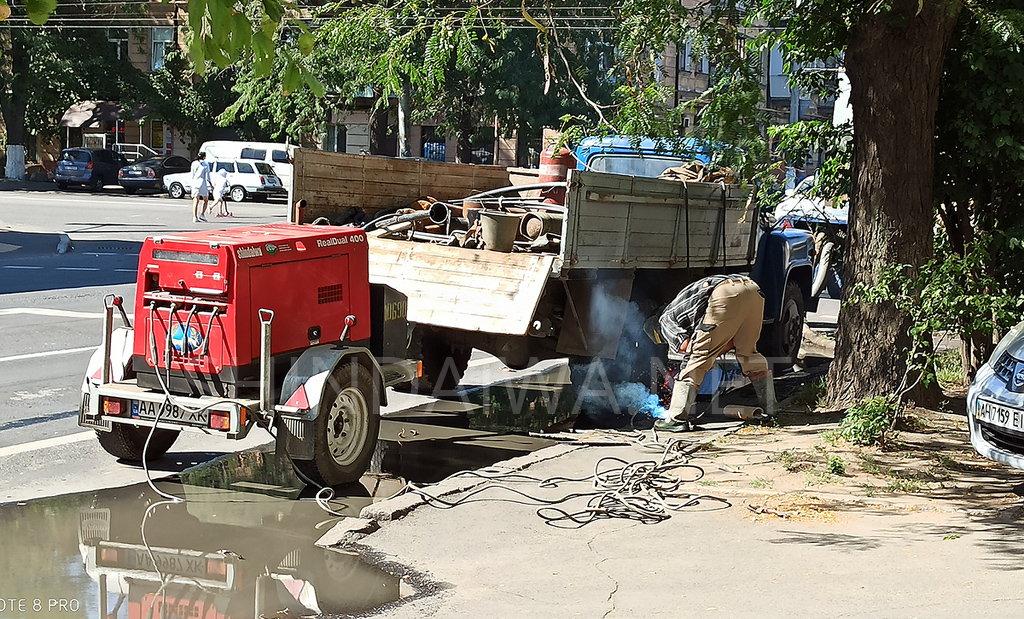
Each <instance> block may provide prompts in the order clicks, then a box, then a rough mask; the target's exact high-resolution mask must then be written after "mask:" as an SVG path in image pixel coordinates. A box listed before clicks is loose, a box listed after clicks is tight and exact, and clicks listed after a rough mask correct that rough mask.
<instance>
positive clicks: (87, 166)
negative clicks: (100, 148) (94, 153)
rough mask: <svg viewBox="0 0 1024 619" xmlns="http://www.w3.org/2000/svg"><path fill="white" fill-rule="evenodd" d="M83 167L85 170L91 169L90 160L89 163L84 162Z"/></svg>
mask: <svg viewBox="0 0 1024 619" xmlns="http://www.w3.org/2000/svg"><path fill="white" fill-rule="evenodd" d="M85 169H86V170H91V169H92V162H91V161H90V162H89V163H87V164H85Z"/></svg>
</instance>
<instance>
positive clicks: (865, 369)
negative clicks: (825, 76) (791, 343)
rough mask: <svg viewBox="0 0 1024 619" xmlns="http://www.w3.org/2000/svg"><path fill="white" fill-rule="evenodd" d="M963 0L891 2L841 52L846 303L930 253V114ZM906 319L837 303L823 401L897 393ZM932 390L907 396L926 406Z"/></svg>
mask: <svg viewBox="0 0 1024 619" xmlns="http://www.w3.org/2000/svg"><path fill="white" fill-rule="evenodd" d="M960 6H961V4H960V0H924V1H923V4H921V5H920V10H919V0H895V1H894V2H893V3H892V10H891V12H889V13H882V14H879V15H869V16H865V17H863V18H862V19H861V20H860V22H859V23H858V24H857V26H855V28H854V30H853V31H852V33H851V39H850V41H849V45H848V47H847V51H846V70H847V74H848V75H849V78H850V83H851V92H850V102H851V104H852V106H853V126H854V156H853V171H852V174H853V194H852V196H851V202H850V220H849V243H850V247H849V255H848V259H847V261H846V264H845V272H844V278H843V288H844V292H843V296H844V300H845V298H846V297H848V295H849V293H850V291H851V290H852V289H853V287H854V286H855V285H857V284H865V285H868V286H872V285H875V284H877V283H878V281H879V276H880V275H881V273H882V272H883V271H884V270H885V269H886V268H891V266H892V265H901V264H906V265H912V267H911V269H910V270H909V271H908V272H907V273H908V275H913V274H914V270H913V267H915V266H918V265H922V264H924V263H925V262H926V261H927V260H928V259H929V258H930V257H931V255H932V241H933V237H932V229H933V224H934V218H935V212H934V206H933V204H934V203H933V201H932V198H933V180H934V179H933V177H934V159H935V157H934V149H933V145H934V136H935V112H936V109H937V108H938V102H939V87H940V83H941V79H942V68H943V58H944V56H945V52H946V48H947V46H948V42H949V40H950V37H951V36H952V33H953V28H954V26H955V25H956V20H957V14H958V12H959V9H960ZM911 325H912V320H911V317H910V316H908V315H907V314H906V313H904V312H901V311H899V310H897V309H896V308H895V307H894V306H892V305H891V304H879V305H868V304H866V303H857V304H852V305H849V306H846V305H844V307H843V311H842V312H841V313H840V315H839V331H838V334H837V338H836V357H835V360H834V361H833V363H832V367H831V370H830V373H829V381H828V382H829V390H828V399H829V400H830V402H831V403H832V405H834V406H848V405H849V404H851V403H853V402H855V401H856V400H858V399H860V398H863V397H867V396H872V395H889V394H891V393H893V392H895V391H896V390H897V389H898V388H899V386H900V383H901V380H902V378H903V375H904V372H905V370H906V351H908V350H909V349H910V346H911V344H912V341H911V336H910V327H911ZM939 395H940V394H939V393H938V390H937V387H932V388H931V389H924V388H923V387H922V386H919V387H918V389H916V390H915V391H914V392H911V393H909V394H907V398H908V399H910V400H913V401H915V402H917V403H918V404H922V405H930V404H932V403H933V400H936V399H937V398H938V396H939Z"/></svg>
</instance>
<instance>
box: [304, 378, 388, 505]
mask: <svg viewBox="0 0 1024 619" xmlns="http://www.w3.org/2000/svg"><path fill="white" fill-rule="evenodd" d="M379 430H380V395H379V394H378V393H377V388H376V383H375V382H374V380H373V376H372V375H371V374H370V371H369V370H368V369H366V367H365V366H363V365H361V364H359V363H356V362H352V363H348V364H346V365H343V366H340V367H338V368H337V369H336V370H335V371H334V373H333V374H331V377H330V379H329V380H328V384H327V386H326V388H325V389H324V396H323V400H322V401H321V403H320V414H319V415H317V418H316V426H315V429H314V434H313V459H312V460H294V461H293V464H294V465H295V468H296V469H298V470H299V472H300V473H301V474H303V475H304V476H306V477H308V478H309V479H310V480H312V481H314V482H316V483H318V484H323V485H325V486H338V485H341V484H348V483H352V482H354V481H357V480H358V479H359V478H360V477H361V476H362V474H363V473H365V472H366V467H367V466H369V464H370V458H371V457H372V456H373V450H374V448H375V447H376V445H377V435H378V432H379Z"/></svg>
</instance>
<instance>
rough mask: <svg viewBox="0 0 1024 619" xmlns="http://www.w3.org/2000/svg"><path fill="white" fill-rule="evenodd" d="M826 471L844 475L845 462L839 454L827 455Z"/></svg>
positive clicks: (840, 475)
mask: <svg viewBox="0 0 1024 619" xmlns="http://www.w3.org/2000/svg"><path fill="white" fill-rule="evenodd" d="M828 472H829V473H831V474H833V475H838V476H839V477H843V476H845V475H846V462H844V461H843V459H842V458H840V457H839V456H829V457H828Z"/></svg>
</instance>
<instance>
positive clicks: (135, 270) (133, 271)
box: [114, 269, 138, 273]
mask: <svg viewBox="0 0 1024 619" xmlns="http://www.w3.org/2000/svg"><path fill="white" fill-rule="evenodd" d="M137 270H138V269H114V272H115V273H135V272H137Z"/></svg>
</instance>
